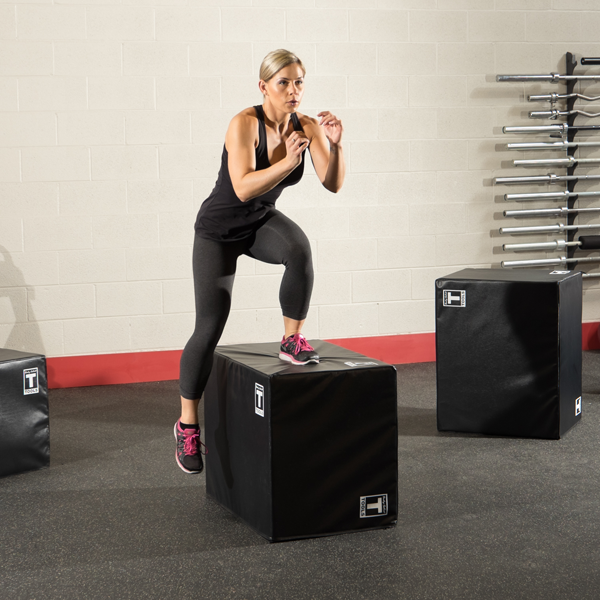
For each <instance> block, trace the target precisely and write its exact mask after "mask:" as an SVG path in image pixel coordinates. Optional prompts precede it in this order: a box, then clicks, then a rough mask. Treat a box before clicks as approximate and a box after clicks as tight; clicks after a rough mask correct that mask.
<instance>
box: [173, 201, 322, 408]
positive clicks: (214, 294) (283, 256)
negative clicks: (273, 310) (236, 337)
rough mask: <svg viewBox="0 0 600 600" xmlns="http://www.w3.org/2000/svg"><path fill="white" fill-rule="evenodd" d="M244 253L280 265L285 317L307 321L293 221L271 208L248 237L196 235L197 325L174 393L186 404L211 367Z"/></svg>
mask: <svg viewBox="0 0 600 600" xmlns="http://www.w3.org/2000/svg"><path fill="white" fill-rule="evenodd" d="M242 254H246V255H247V256H251V257H252V258H255V259H257V260H260V261H262V262H266V263H270V264H274V265H277V264H282V265H285V272H284V274H283V279H282V280H281V287H280V289H279V303H280V305H281V310H282V312H283V316H284V317H288V318H290V319H295V320H298V321H301V320H303V319H305V318H306V314H307V312H308V306H309V303H310V296H311V293H312V286H313V279H314V275H313V268H312V257H311V251H310V244H309V242H308V238H307V237H306V235H305V234H304V232H303V231H302V229H300V227H298V225H296V224H295V223H294V222H293V221H292V220H290V219H288V218H287V217H286V216H285V215H283V214H282V213H280V212H279V211H277V210H275V209H271V210H270V211H269V213H268V214H267V216H266V217H265V219H264V220H263V221H262V223H261V226H260V227H259V229H258V230H257V231H256V232H255V233H254V234H252V236H250V237H249V238H247V239H244V240H240V241H236V242H216V241H213V240H207V239H205V238H201V237H200V236H199V235H198V234H196V237H195V240H194V251H193V258H192V264H193V271H194V293H195V298H196V326H195V329H194V333H193V334H192V337H191V338H190V339H189V341H188V343H187V344H186V346H185V348H184V350H183V354H182V356H181V363H180V375H179V391H180V393H181V395H182V396H183V397H184V398H187V399H189V400H195V399H199V398H200V397H201V396H202V393H203V392H204V387H205V386H206V382H207V381H208V376H209V375H210V370H211V368H212V361H213V352H214V349H215V347H216V345H217V344H218V342H219V339H220V337H221V334H222V333H223V329H224V327H225V323H226V322H227V317H228V316H229V310H230V308H231V291H232V289H233V280H234V278H235V269H236V264H237V259H238V257H239V256H240V255H242Z"/></svg>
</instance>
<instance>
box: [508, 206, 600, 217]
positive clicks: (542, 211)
mask: <svg viewBox="0 0 600 600" xmlns="http://www.w3.org/2000/svg"><path fill="white" fill-rule="evenodd" d="M597 212H600V207H590V208H569V207H568V206H557V207H556V208H526V209H518V210H505V211H504V213H503V214H504V216H505V217H517V218H518V217H561V216H565V215H569V214H579V213H597Z"/></svg>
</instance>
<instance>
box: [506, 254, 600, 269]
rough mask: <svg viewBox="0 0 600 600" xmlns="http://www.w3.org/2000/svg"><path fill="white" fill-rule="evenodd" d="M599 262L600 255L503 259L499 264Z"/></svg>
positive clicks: (530, 265) (526, 265) (529, 264)
mask: <svg viewBox="0 0 600 600" xmlns="http://www.w3.org/2000/svg"><path fill="white" fill-rule="evenodd" d="M591 262H600V256H584V257H583V258H567V257H566V256H557V257H556V258H536V259H532V260H504V261H502V262H501V263H500V264H501V265H502V266H503V267H504V268H507V267H543V266H544V265H566V264H568V263H591Z"/></svg>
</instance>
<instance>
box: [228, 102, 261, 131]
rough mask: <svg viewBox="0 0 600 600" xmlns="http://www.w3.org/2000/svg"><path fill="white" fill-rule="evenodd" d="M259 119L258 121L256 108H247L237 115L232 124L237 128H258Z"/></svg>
mask: <svg viewBox="0 0 600 600" xmlns="http://www.w3.org/2000/svg"><path fill="white" fill-rule="evenodd" d="M257 119H258V117H257V115H256V110H255V108H254V106H250V107H248V108H245V109H244V110H242V111H241V112H239V113H238V114H237V115H235V116H234V117H233V118H232V119H231V121H230V123H231V124H232V125H236V126H248V125H253V126H256V120H257Z"/></svg>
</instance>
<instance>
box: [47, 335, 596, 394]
mask: <svg viewBox="0 0 600 600" xmlns="http://www.w3.org/2000/svg"><path fill="white" fill-rule="evenodd" d="M598 326H599V323H583V325H582V330H581V332H582V339H583V341H582V347H583V349H584V350H598V349H600V339H599V338H598ZM326 341H328V342H331V343H332V344H336V345H337V346H341V347H342V348H347V349H348V350H354V352H359V353H360V354H364V355H365V356H369V357H371V358H375V359H377V360H383V361H385V362H387V363H390V364H392V365H402V364H409V363H420V362H433V361H435V333H416V334H409V335H390V336H377V337H366V338H347V339H339V340H326ZM180 357H181V350H166V351H161V352H134V353H129V354H96V355H93V356H64V357H57V358H48V360H47V365H48V387H49V388H50V389H56V388H67V387H84V386H90V385H111V384H116V383H140V382H143V381H168V380H173V379H178V378H179V359H180Z"/></svg>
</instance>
